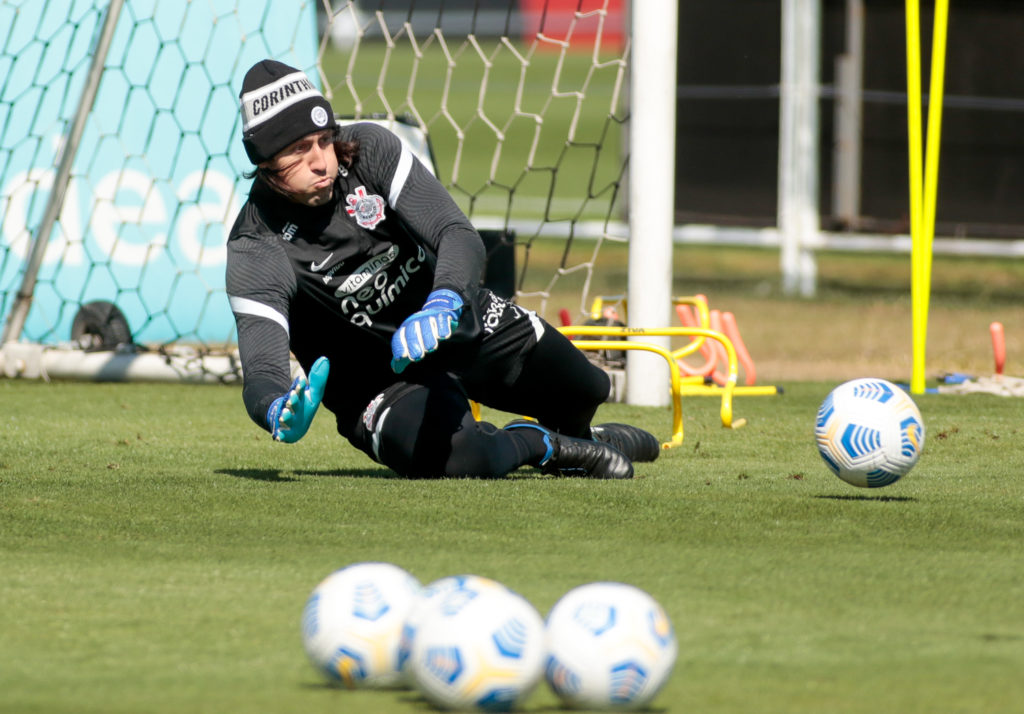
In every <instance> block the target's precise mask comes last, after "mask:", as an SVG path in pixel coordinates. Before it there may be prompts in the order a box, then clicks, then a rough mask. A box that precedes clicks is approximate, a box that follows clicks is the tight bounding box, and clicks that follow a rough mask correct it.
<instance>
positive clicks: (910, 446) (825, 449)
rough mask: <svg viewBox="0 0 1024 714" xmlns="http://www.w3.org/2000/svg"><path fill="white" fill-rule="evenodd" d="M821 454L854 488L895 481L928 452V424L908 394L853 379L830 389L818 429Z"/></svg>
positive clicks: (877, 381)
mask: <svg viewBox="0 0 1024 714" xmlns="http://www.w3.org/2000/svg"><path fill="white" fill-rule="evenodd" d="M814 436H815V438H816V439H817V442H818V452H819V453H820V454H821V458H822V459H824V460H825V463H826V464H827V465H828V467H829V469H830V470H831V471H832V473H834V474H835V475H836V476H838V477H839V478H841V479H842V480H843V481H846V482H847V483H849V484H852V485H854V486H860V487H864V488H879V487H881V486H888V485H889V484H891V483H895V482H896V481H898V480H899V479H901V478H902V477H903V476H905V475H906V474H907V473H908V472H909V471H910V469H912V468H913V467H914V464H916V463H917V460H918V458H920V456H921V451H922V449H924V421H923V420H922V419H921V412H920V411H918V409H917V405H916V404H914V401H913V400H912V399H911V398H910V395H908V394H907V393H906V392H905V391H904V390H902V389H901V388H900V387H898V386H896V385H895V384H893V383H892V382H888V381H886V380H884V379H872V378H864V379H854V380H852V381H849V382H844V383H843V384H840V385H839V386H838V387H836V388H835V389H833V390H832V392H831V393H829V395H828V396H827V397H826V398H825V401H824V402H822V404H821V407H820V408H819V409H818V418H817V420H816V421H815V425H814Z"/></svg>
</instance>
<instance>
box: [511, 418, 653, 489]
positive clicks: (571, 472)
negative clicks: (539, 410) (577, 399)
mask: <svg viewBox="0 0 1024 714" xmlns="http://www.w3.org/2000/svg"><path fill="white" fill-rule="evenodd" d="M505 428H506V429H536V430H538V431H540V432H542V433H543V435H544V443H545V444H547V446H548V453H547V454H546V455H545V456H544V458H543V459H542V460H541V462H540V464H538V466H539V467H540V469H541V471H543V472H544V473H546V474H552V475H556V476H579V477H583V478H601V479H613V478H615V479H618V478H633V464H632V463H630V461H629V459H628V458H626V455H625V454H623V453H622V452H621V451H619V450H618V449H616V448H615V447H614V446H612V445H611V444H606V443H604V442H601V441H591V440H589V439H576V438H574V437H571V436H565V435H564V434H559V433H558V432H555V431H551V430H550V429H547V428H545V427H543V426H541V425H540V424H538V423H537V422H533V421H527V420H525V419H521V420H520V419H517V420H516V421H513V422H510V423H508V424H506V425H505Z"/></svg>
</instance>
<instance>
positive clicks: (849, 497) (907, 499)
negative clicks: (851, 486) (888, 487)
mask: <svg viewBox="0 0 1024 714" xmlns="http://www.w3.org/2000/svg"><path fill="white" fill-rule="evenodd" d="M815 498H824V499H826V500H830V501H872V502H875V503H878V502H881V503H889V502H895V503H917V499H916V498H913V497H912V496H882V495H878V496H868V495H865V494H848V493H844V494H826V495H824V496H815Z"/></svg>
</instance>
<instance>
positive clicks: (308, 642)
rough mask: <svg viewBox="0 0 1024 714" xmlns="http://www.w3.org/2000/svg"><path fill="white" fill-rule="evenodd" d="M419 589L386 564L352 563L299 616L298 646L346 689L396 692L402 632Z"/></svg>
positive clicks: (325, 582)
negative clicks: (300, 645) (300, 624)
mask: <svg viewBox="0 0 1024 714" xmlns="http://www.w3.org/2000/svg"><path fill="white" fill-rule="evenodd" d="M421 589H422V586H421V584H420V582H419V580H417V579H416V578H415V577H414V576H413V575H411V574H410V573H409V572H407V571H406V570H404V569H403V568H401V567H399V566H397V565H394V564H392V563H379V562H366V563H355V564H352V565H349V566H347V567H345V568H341V569H340V570H336V571H334V572H333V573H331V574H330V575H328V576H327V577H326V578H324V579H323V580H322V581H321V582H320V583H319V584H318V585H317V586H316V588H314V589H313V592H312V593H310V595H309V598H308V600H307V601H306V606H305V608H304V610H303V612H302V643H303V645H304V647H305V650H306V654H307V655H308V656H309V659H310V661H311V662H312V663H313V666H314V667H316V668H317V670H319V671H320V673H321V674H323V675H324V676H325V677H326V678H327V679H328V681H331V682H335V683H339V684H343V685H344V686H346V687H349V688H352V689H361V688H371V689H379V688H393V687H399V686H402V685H403V681H402V678H401V675H400V672H399V645H400V643H401V636H402V626H403V625H404V624H405V619H406V617H407V616H408V614H409V610H410V608H411V607H412V605H413V603H414V602H415V601H416V598H417V596H418V595H419V592H420V590H421Z"/></svg>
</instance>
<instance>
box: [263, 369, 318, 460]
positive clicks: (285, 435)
mask: <svg viewBox="0 0 1024 714" xmlns="http://www.w3.org/2000/svg"><path fill="white" fill-rule="evenodd" d="M330 369H331V363H330V362H328V361H327V358H326V357H321V358H320V359H318V360H317V361H316V362H314V363H313V366H312V368H310V370H309V379H308V381H307V379H306V377H303V376H301V375H300V376H298V377H296V378H295V381H294V382H292V388H291V389H290V390H288V393H287V394H285V395H284V396H283V397H278V398H277V399H275V400H274V402H273V403H272V404H271V405H270V409H268V410H267V425H268V426H269V427H270V434H271V436H273V437H274V441H283V442H285V443H288V444H293V443H295V442H296V441H298V440H299V439H301V438H302V437H303V436H305V435H306V432H307V431H309V425H310V424H312V423H313V417H314V416H316V410H317V409H318V408H319V407H320V400H322V399H323V398H324V388H325V387H326V386H327V373H328V372H330Z"/></svg>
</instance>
